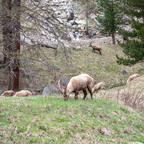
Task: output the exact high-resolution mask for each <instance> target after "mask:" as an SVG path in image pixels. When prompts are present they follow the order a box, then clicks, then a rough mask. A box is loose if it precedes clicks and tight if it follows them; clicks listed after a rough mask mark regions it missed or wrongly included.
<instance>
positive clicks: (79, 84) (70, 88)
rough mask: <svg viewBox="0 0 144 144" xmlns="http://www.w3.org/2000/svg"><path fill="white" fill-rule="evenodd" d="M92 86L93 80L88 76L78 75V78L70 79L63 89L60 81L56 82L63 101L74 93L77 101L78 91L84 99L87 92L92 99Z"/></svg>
mask: <svg viewBox="0 0 144 144" xmlns="http://www.w3.org/2000/svg"><path fill="white" fill-rule="evenodd" d="M92 85H93V78H92V77H90V76H89V75H88V74H83V73H82V74H80V75H78V76H75V77H72V78H71V79H70V81H69V83H68V84H67V86H66V87H65V88H64V89H63V88H61V86H60V81H59V82H58V87H59V89H60V91H61V92H62V94H63V97H64V100H68V98H69V95H70V94H71V93H72V92H74V93H75V100H76V99H78V94H79V91H81V90H82V91H83V93H84V97H83V99H84V100H85V99H86V96H87V91H86V89H88V91H89V92H90V94H91V99H93V92H92Z"/></svg>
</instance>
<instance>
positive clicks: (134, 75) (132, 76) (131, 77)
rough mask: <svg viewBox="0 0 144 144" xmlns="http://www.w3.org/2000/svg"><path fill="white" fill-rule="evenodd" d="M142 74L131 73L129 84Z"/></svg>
mask: <svg viewBox="0 0 144 144" xmlns="http://www.w3.org/2000/svg"><path fill="white" fill-rule="evenodd" d="M139 76H140V75H139V74H133V75H131V76H130V77H129V78H128V80H127V82H126V83H127V84H128V83H129V82H130V81H132V80H134V79H135V78H137V77H139Z"/></svg>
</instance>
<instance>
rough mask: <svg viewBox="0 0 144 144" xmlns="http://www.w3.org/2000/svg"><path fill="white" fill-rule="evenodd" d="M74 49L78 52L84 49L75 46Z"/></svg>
mask: <svg viewBox="0 0 144 144" xmlns="http://www.w3.org/2000/svg"><path fill="white" fill-rule="evenodd" d="M73 49H74V50H77V51H79V50H82V48H81V47H80V46H75V47H74V48H73Z"/></svg>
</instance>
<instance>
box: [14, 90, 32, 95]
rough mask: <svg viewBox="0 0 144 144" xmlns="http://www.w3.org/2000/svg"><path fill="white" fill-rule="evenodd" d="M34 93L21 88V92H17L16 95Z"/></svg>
mask: <svg viewBox="0 0 144 144" xmlns="http://www.w3.org/2000/svg"><path fill="white" fill-rule="evenodd" d="M31 95H32V93H31V92H30V91H28V90H21V91H19V92H16V93H15V95H14V96H31Z"/></svg>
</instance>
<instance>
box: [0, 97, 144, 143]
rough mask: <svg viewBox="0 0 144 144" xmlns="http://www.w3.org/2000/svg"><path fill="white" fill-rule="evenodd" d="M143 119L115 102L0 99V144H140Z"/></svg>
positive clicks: (143, 133) (71, 99) (60, 99)
mask: <svg viewBox="0 0 144 144" xmlns="http://www.w3.org/2000/svg"><path fill="white" fill-rule="evenodd" d="M143 136H144V119H143V118H142V117H141V116H140V115H139V114H138V113H136V112H135V111H130V110H128V108H126V107H125V106H123V105H120V104H118V103H117V102H114V101H111V100H105V99H99V98H94V99H93V100H90V99H88V100H86V101H83V100H82V99H81V98H80V99H79V100H77V101H74V100H73V97H71V98H70V99H69V100H68V101H64V100H63V99H62V98H61V97H59V96H55V95H53V96H49V97H48V96H47V97H43V96H37V97H28V98H24V97H21V98H20V97H11V98H6V97H3V98H1V99H0V143H1V144H4V143H81V144H82V143H83V144H88V143H131V142H139V143H141V144H142V143H144V138H143Z"/></svg>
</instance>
